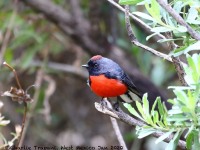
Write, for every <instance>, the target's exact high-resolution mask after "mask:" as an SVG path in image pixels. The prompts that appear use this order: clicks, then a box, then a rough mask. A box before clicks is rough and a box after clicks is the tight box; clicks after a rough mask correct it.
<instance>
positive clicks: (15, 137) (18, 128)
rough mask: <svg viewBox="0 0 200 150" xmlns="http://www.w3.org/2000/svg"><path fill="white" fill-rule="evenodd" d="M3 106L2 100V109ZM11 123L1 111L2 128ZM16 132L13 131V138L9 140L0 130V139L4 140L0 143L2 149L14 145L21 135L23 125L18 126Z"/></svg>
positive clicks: (0, 104) (0, 106) (0, 107)
mask: <svg viewBox="0 0 200 150" xmlns="http://www.w3.org/2000/svg"><path fill="white" fill-rule="evenodd" d="M2 107H3V102H2V101H0V109H2ZM9 123H10V120H5V119H4V116H2V114H1V113H0V130H1V128H3V127H4V126H7V125H8V124H9ZM15 129H16V133H11V134H12V135H13V139H11V140H10V141H8V140H7V139H6V138H5V137H4V135H3V134H2V133H1V132H0V141H2V143H3V144H2V145H0V149H5V148H6V147H11V146H13V145H14V141H15V140H17V138H18V137H19V133H20V130H21V126H16V128H15Z"/></svg>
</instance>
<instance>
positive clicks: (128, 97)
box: [120, 90, 142, 103]
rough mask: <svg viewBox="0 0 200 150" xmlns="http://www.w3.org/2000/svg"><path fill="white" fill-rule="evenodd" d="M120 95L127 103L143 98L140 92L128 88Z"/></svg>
mask: <svg viewBox="0 0 200 150" xmlns="http://www.w3.org/2000/svg"><path fill="white" fill-rule="evenodd" d="M120 97H121V98H122V100H123V101H124V102H126V103H131V102H133V101H141V100H142V96H141V94H140V93H138V92H133V91H131V90H128V91H127V92H126V93H125V94H123V95H120Z"/></svg>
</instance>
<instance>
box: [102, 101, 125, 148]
mask: <svg viewBox="0 0 200 150" xmlns="http://www.w3.org/2000/svg"><path fill="white" fill-rule="evenodd" d="M104 100H105V101H106V104H107V107H108V108H110V109H112V105H111V104H110V102H109V101H108V100H107V98H104ZM110 120H111V123H112V126H113V129H114V131H115V134H116V136H117V139H118V141H119V144H120V146H122V147H123V150H128V149H127V146H126V143H125V141H124V139H123V136H122V133H121V131H120V129H119V125H118V123H117V120H116V119H115V118H113V117H110Z"/></svg>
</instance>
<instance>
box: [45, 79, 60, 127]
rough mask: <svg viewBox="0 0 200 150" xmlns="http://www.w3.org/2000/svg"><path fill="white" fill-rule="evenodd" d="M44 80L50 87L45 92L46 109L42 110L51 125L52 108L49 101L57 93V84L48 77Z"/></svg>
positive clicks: (47, 122)
mask: <svg viewBox="0 0 200 150" xmlns="http://www.w3.org/2000/svg"><path fill="white" fill-rule="evenodd" d="M44 80H45V81H46V82H48V87H47V88H46V90H45V98H44V109H42V110H41V113H42V114H43V115H44V118H45V121H46V124H48V125H49V124H50V123H51V116H50V113H51V106H50V104H49V99H50V97H51V95H52V94H53V93H54V92H55V89H56V82H55V81H54V80H53V79H52V78H51V77H50V76H48V75H45V76H44Z"/></svg>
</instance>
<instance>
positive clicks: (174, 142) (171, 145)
mask: <svg viewBox="0 0 200 150" xmlns="http://www.w3.org/2000/svg"><path fill="white" fill-rule="evenodd" d="M181 134H182V132H181V131H177V132H176V134H175V135H174V138H173V139H172V140H171V141H170V142H169V144H168V145H167V147H166V149H165V150H176V147H177V144H178V141H179V139H180V136H181Z"/></svg>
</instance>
